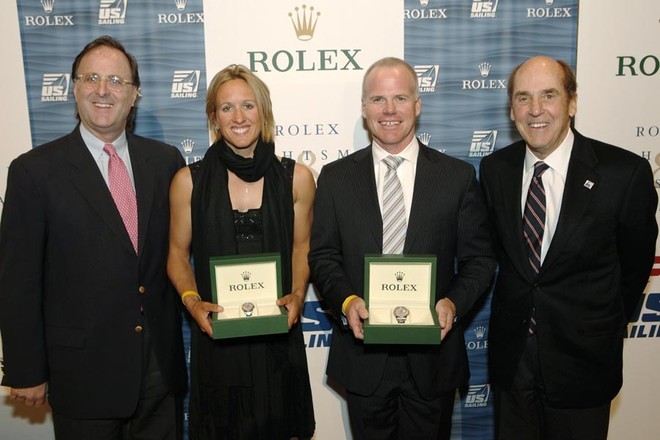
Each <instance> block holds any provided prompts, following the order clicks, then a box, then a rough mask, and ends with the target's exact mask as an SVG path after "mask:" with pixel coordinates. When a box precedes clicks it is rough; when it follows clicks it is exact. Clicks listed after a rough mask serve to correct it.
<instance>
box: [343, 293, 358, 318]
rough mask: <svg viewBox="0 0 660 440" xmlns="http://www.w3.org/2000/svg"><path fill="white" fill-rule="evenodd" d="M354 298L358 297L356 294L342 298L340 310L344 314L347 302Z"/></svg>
mask: <svg viewBox="0 0 660 440" xmlns="http://www.w3.org/2000/svg"><path fill="white" fill-rule="evenodd" d="M355 298H359V297H358V296H357V295H351V296H349V297H348V298H346V299H345V300H344V302H343V303H342V304H341V312H342V313H343V314H344V316H346V307H348V303H350V302H351V301H353V300H354V299H355Z"/></svg>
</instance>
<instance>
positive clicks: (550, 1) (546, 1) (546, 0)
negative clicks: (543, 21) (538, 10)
mask: <svg viewBox="0 0 660 440" xmlns="http://www.w3.org/2000/svg"><path fill="white" fill-rule="evenodd" d="M554 2H555V0H545V4H546V5H548V6H549V5H551V4H553V3H554Z"/></svg>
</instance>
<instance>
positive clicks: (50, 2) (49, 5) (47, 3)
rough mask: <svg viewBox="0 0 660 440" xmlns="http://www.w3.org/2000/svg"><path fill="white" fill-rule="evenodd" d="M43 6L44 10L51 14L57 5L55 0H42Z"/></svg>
mask: <svg viewBox="0 0 660 440" xmlns="http://www.w3.org/2000/svg"><path fill="white" fill-rule="evenodd" d="M41 6H43V7H44V12H46V13H47V14H50V13H51V12H53V6H55V0H41Z"/></svg>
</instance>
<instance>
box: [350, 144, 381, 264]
mask: <svg viewBox="0 0 660 440" xmlns="http://www.w3.org/2000/svg"><path fill="white" fill-rule="evenodd" d="M371 148H372V147H371V146H369V147H367V148H365V149H364V150H362V151H361V152H359V153H358V154H355V156H354V161H355V172H354V173H353V177H354V178H355V200H356V205H355V209H356V215H361V216H362V220H361V221H362V222H364V223H363V224H365V225H367V227H368V229H369V233H370V236H371V239H372V240H373V241H374V246H368V248H374V249H379V250H380V251H381V252H382V249H383V217H382V215H381V212H380V204H379V203H378V190H377V189H376V175H375V174H374V162H373V156H372V153H371ZM365 238H366V237H365Z"/></svg>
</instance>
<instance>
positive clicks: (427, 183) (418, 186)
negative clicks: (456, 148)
mask: <svg viewBox="0 0 660 440" xmlns="http://www.w3.org/2000/svg"><path fill="white" fill-rule="evenodd" d="M418 142H419V141H418ZM427 148H428V147H426V146H425V145H423V144H422V143H421V142H419V154H418V155H417V166H416V167H415V185H414V187H413V199H412V203H411V205H410V217H409V219H408V228H407V230H406V242H405V244H404V246H403V253H404V254H409V253H413V252H411V249H415V242H416V241H417V239H418V238H419V237H418V236H419V231H420V230H423V228H422V226H423V225H422V224H421V222H422V221H423V220H422V213H423V212H424V211H425V210H426V209H428V207H429V206H431V205H432V204H433V203H437V200H438V195H437V194H435V193H434V190H433V188H437V185H434V184H433V180H434V178H435V173H434V172H433V171H434V170H433V162H432V161H431V158H430V156H429V154H428V150H427ZM422 239H423V238H422Z"/></svg>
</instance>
